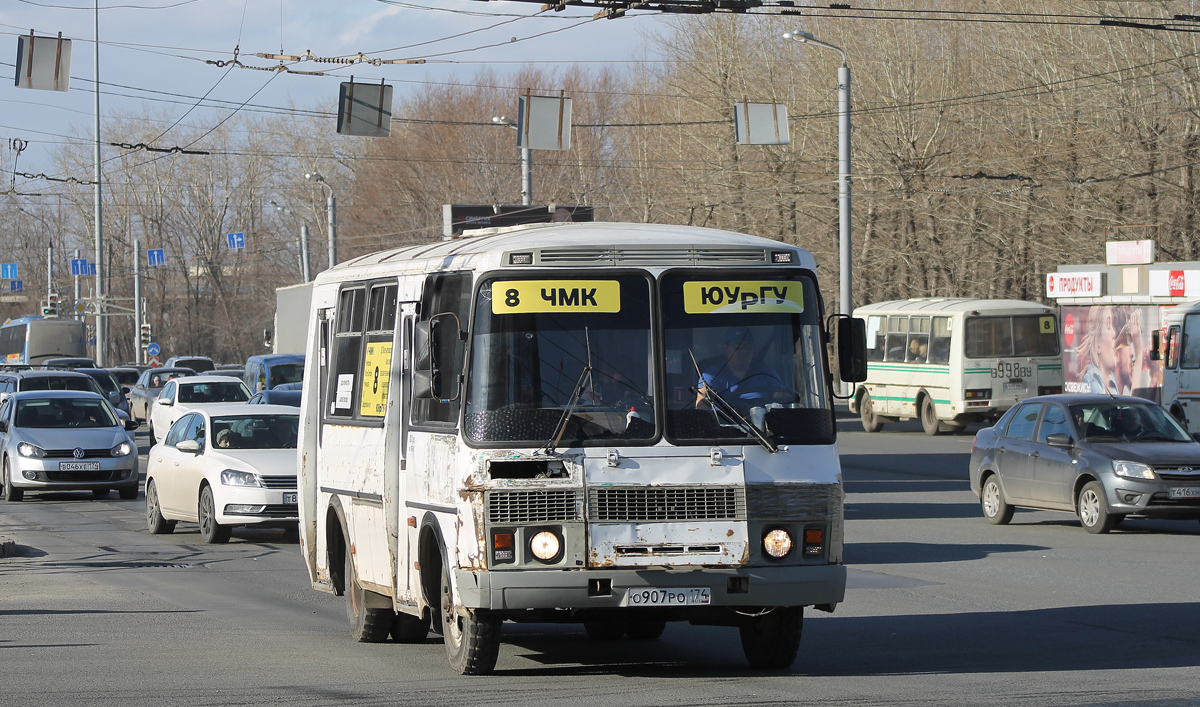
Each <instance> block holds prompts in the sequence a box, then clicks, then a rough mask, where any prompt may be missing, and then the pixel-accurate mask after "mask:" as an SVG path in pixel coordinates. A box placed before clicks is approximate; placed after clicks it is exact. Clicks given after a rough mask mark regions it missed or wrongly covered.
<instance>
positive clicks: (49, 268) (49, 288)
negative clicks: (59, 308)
mask: <svg viewBox="0 0 1200 707" xmlns="http://www.w3.org/2000/svg"><path fill="white" fill-rule="evenodd" d="M52 294H54V243H50V244H48V245H47V246H46V301H47V302H49V301H50V295H52Z"/></svg>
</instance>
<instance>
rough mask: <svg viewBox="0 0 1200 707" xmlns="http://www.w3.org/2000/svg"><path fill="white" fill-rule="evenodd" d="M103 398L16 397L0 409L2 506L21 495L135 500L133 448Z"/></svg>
mask: <svg viewBox="0 0 1200 707" xmlns="http://www.w3.org/2000/svg"><path fill="white" fill-rule="evenodd" d="M136 426H137V423H136V422H128V421H127V422H124V423H123V422H122V421H121V420H119V419H118V418H117V415H116V412H115V411H114V410H113V408H112V406H111V405H110V404H109V402H108V401H107V400H105V399H104V397H102V396H100V395H98V394H96V393H87V392H81V391H73V390H42V391H31V392H27V393H15V394H13V395H11V396H10V397H8V398H7V399H6V400H5V401H4V402H3V403H0V455H2V457H3V488H4V499H5V500H6V501H20V500H21V499H22V498H23V497H24V495H25V492H26V491H60V490H61V491H68V490H91V491H92V492H93V493H94V494H95V495H96V496H97V497H103V496H107V495H108V493H109V491H110V490H112V489H114V488H115V489H117V490H118V491H119V492H120V494H121V498H124V499H134V498H137V497H138V448H137V445H136V444H135V443H134V441H133V438H132V437H130V436H129V432H128V430H129V429H135V428H136Z"/></svg>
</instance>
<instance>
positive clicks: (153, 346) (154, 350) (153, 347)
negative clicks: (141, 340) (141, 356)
mask: <svg viewBox="0 0 1200 707" xmlns="http://www.w3.org/2000/svg"><path fill="white" fill-rule="evenodd" d="M160 353H162V347H161V346H159V345H158V342H152V343H150V345H148V346H147V347H146V354H147V355H149V356H157V355H159V354H160Z"/></svg>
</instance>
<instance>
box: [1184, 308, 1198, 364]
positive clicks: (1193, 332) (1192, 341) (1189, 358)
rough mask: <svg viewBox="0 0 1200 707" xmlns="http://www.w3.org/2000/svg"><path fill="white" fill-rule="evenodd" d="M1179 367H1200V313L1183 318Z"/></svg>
mask: <svg viewBox="0 0 1200 707" xmlns="http://www.w3.org/2000/svg"><path fill="white" fill-rule="evenodd" d="M1179 367H1180V368H1188V369H1194V368H1200V314H1189V315H1187V316H1186V317H1184V318H1183V355H1182V356H1180V358H1179Z"/></svg>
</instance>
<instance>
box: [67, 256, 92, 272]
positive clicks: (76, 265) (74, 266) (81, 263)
mask: <svg viewBox="0 0 1200 707" xmlns="http://www.w3.org/2000/svg"><path fill="white" fill-rule="evenodd" d="M71 274H72V275H76V276H79V275H87V274H88V261H87V258H72V259H71Z"/></svg>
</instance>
